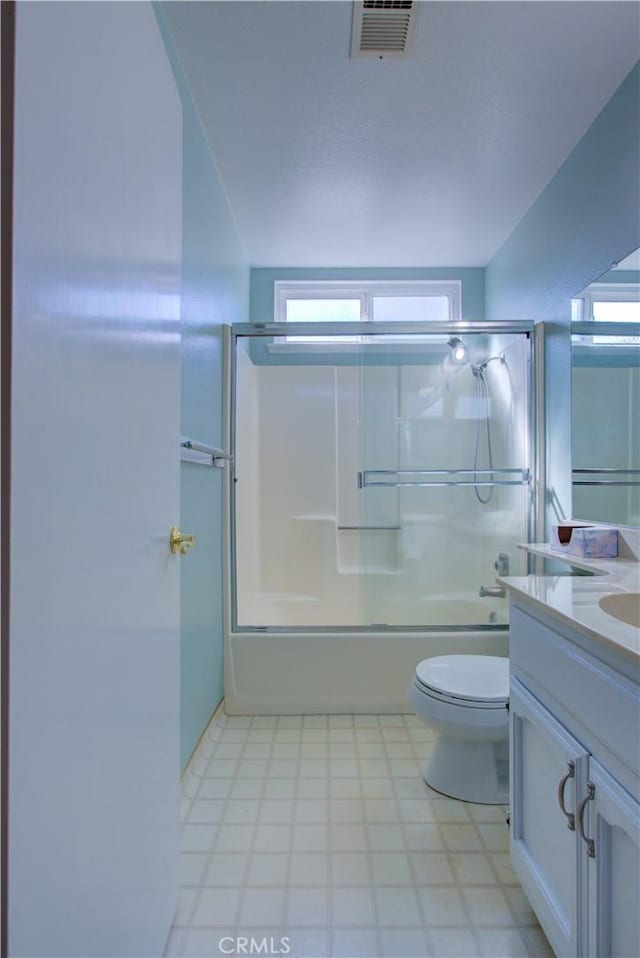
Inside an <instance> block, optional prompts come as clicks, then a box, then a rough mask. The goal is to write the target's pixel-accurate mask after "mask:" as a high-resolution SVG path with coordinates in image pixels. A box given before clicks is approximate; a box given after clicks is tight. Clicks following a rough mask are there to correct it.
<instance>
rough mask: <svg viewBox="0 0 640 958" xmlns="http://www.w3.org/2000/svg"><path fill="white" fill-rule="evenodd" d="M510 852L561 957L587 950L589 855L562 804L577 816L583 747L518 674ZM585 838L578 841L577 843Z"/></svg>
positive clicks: (583, 783) (513, 717) (581, 790)
mask: <svg viewBox="0 0 640 958" xmlns="http://www.w3.org/2000/svg"><path fill="white" fill-rule="evenodd" d="M509 707H510V719H511V736H510V748H511V761H510V779H511V781H510V799H511V858H512V863H513V868H514V870H515V872H516V874H517V876H518V878H519V879H520V882H521V883H522V887H523V888H524V891H525V893H526V895H527V897H528V898H529V900H530V902H531V904H532V906H533V908H534V910H535V912H536V915H537V916H538V919H539V921H540V924H541V925H542V927H543V928H544V930H545V932H546V935H547V937H548V939H549V941H550V943H551V946H552V947H553V950H554V951H555V953H556V955H558V956H576V955H583V954H585V950H586V941H585V937H586V935H585V931H586V915H583V914H582V909H581V908H580V902H581V901H582V900H584V894H583V889H584V888H585V882H586V875H587V872H586V855H585V854H584V853H583V851H582V847H579V846H578V842H579V841H580V839H579V837H578V833H577V831H576V830H575V827H574V829H573V830H570V829H569V828H568V824H569V818H568V816H567V815H566V814H563V811H562V809H561V808H560V804H559V797H560V796H559V787H560V783H561V782H562V781H563V779H565V777H566V776H567V775H569V773H570V767H569V763H572V764H573V776H571V777H568V778H566V780H565V784H564V787H563V789H562V792H563V795H562V797H563V801H564V806H565V809H566V810H567V812H568V813H571V814H573V815H574V816H575V812H576V795H582V794H583V793H584V791H585V788H586V769H587V761H588V754H587V752H586V751H585V749H584V748H583V747H582V745H581V744H580V743H579V742H578V741H577V740H576V739H574V738H573V737H572V736H571V735H570V734H569V732H567V730H566V729H565V728H564V726H563V725H561V724H560V723H559V722H558V721H557V719H555V718H554V717H553V715H552V714H551V713H550V712H549V711H548V710H547V709H546V708H545V707H544V706H543V705H542V704H541V703H540V702H539V701H538V700H537V699H536V698H534V696H533V695H531V693H530V692H528V691H527V690H526V689H525V687H524V686H523V685H522V684H521V683H520V682H519V681H518V679H517V678H512V680H511V695H510V705H509ZM580 844H582V843H580Z"/></svg>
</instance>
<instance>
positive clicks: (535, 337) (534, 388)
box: [223, 321, 544, 634]
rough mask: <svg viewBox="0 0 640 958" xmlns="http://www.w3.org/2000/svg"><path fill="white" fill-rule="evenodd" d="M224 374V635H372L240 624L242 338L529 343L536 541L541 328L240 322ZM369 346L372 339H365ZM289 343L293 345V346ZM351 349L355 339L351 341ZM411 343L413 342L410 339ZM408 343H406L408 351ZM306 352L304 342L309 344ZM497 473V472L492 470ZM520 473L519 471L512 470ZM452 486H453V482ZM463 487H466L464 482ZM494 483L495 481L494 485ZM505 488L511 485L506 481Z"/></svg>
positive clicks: (531, 513) (531, 502) (530, 525)
mask: <svg viewBox="0 0 640 958" xmlns="http://www.w3.org/2000/svg"><path fill="white" fill-rule="evenodd" d="M225 333H226V342H225V373H226V390H225V392H226V397H225V399H226V402H225V405H226V423H225V432H226V438H227V441H228V442H227V448H228V449H229V451H230V454H231V457H230V466H229V468H228V469H226V470H225V476H226V478H225V483H224V490H225V491H224V496H225V508H224V517H225V536H224V540H225V551H226V552H227V556H226V557H225V560H226V561H224V563H223V566H224V569H225V574H224V579H225V583H224V597H225V610H226V616H225V618H226V621H227V624H228V632H229V633H230V634H235V633H307V632H308V633H323V632H331V633H336V634H339V633H351V632H354V633H358V632H371V630H372V626H371V625H358V626H355V625H352V626H331V625H327V626H284V625H277V626H267V625H245V624H243V623H239V622H238V614H237V612H238V576H237V540H236V520H237V501H236V446H237V422H236V412H237V350H238V341H239V340H241V339H245V338H265V339H271V340H277V339H280V341H281V342H282V340H284V339H285V338H286V337H288V336H289V337H299V336H304V337H318V338H322V339H324V344H323V346H324V347H325V348H326V346H327V343H326V338H327V337H331V336H336V337H356V336H357V337H367V338H368V337H371V338H372V341H373V342H375V339H376V338H377V337H384V336H392V337H394V338H395V343H394V344H393V345H394V346H395V347H396V348H397V347H398V346H399V345H401V343H399V342H398V339H397V337H399V336H400V337H401V336H403V335H406V336H412V337H413V336H418V335H425V336H429V337H433V336H443V337H447V338H448V337H451V336H461V335H464V334H466V335H468V336H472V335H474V334H485V335H491V334H495V335H499V334H512V335H522V336H525V337H527V339H528V340H529V354H528V382H527V383H526V387H525V388H526V390H527V394H528V397H527V398H528V402H527V404H526V426H525V428H526V432H527V442H526V450H527V458H528V474H529V483H528V487H529V495H528V502H527V514H526V536H527V540H528V541H533V540H535V539H536V538H537V536H536V533H541V532H542V522H543V502H544V496H543V495H542V490H543V486H544V444H543V443H542V444H541V439H542V438H543V437H544V424H543V409H544V404H543V403H544V382H543V377H542V375H541V373H542V366H543V361H544V328H543V324H542V323H540V324H534V323H533V322H529V321H526V322H522V321H517V322H515V321H514V322H504V321H502V322H484V321H483V322H474V323H471V322H447V323H435V322H430V323H415V322H409V323H373V322H357V323H322V324H319V323H314V324H311V323H238V324H234V325H233V326H231V327H229V326H227V327H225ZM369 341H370V342H371V340H369ZM292 345H293V344H292ZM351 345H353V341H352V343H351ZM413 345H415V340H413ZM410 346H411V343H409V348H410ZM307 348H308V344H307ZM495 471H496V472H499V471H500V470H495ZM515 472H517V473H519V474H522V470H519V469H518V470H515ZM451 484H453V482H452V483H451ZM464 484H467V483H464ZM496 484H498V483H496ZM508 484H511V482H509V483H508ZM507 629H508V625H503V624H480V625H417V626H412V625H376V626H375V631H376V632H390V633H394V632H395V633H407V632H460V631H472V632H478V631H505V630H507Z"/></svg>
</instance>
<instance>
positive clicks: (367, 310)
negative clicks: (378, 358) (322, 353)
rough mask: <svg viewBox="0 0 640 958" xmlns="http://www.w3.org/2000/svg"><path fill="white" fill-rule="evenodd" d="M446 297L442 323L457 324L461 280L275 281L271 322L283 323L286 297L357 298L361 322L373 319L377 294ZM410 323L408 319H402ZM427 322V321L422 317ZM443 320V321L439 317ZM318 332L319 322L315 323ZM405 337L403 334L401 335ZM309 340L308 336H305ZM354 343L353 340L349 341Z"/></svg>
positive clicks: (326, 339)
mask: <svg viewBox="0 0 640 958" xmlns="http://www.w3.org/2000/svg"><path fill="white" fill-rule="evenodd" d="M384 296H389V297H403V296H404V297H407V298H409V297H412V296H414V297H420V298H423V297H430V296H432V297H434V298H436V297H438V298H442V297H445V298H446V299H447V300H448V303H449V316H448V318H447V319H446V320H444V322H450V323H456V322H460V320H461V319H462V280H459V279H455V280H369V281H362V280H347V281H344V280H276V281H275V282H274V322H275V323H282V324H286V322H287V301H288V300H289V299H314V300H318V299H327V300H332V299H358V300H359V301H360V322H375V321H376V320H375V317H374V315H373V309H374V305H373V301H374V299H376V298H378V297H384ZM405 322H410V320H405ZM425 322H428V320H425ZM438 322H443V320H438ZM318 327H319V332H320V328H321V327H322V323H321V322H319V323H318ZM399 338H404V339H405V340H406V338H407V337H406V335H405V336H404V337H399ZM371 339H372V337H371V336H368V335H363V336H361V337H359V342H362V343H368V342H371ZM277 341H278V342H280V343H286V342H294V341H296V338H295V337H288V336H283V337H278V339H277ZM305 341H307V342H310V338H307V337H305ZM317 341H318V343H319V344H320V343H321V342H324V343H327V342H334V343H338V342H340V337H336V336H331V337H327V336H325V337H322V335H321V334H320V335H319V336H318V340H317ZM350 341H351V342H353V339H351V340H350Z"/></svg>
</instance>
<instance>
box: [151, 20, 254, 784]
mask: <svg viewBox="0 0 640 958" xmlns="http://www.w3.org/2000/svg"><path fill="white" fill-rule="evenodd" d="M156 13H157V15H158V19H159V22H160V25H161V27H162V29H163V34H164V36H165V42H166V43H167V48H168V52H169V57H170V59H171V61H172V65H173V67H174V72H175V74H176V79H177V82H178V87H179V90H180V93H181V96H182V102H183V111H184V114H183V115H184V130H183V136H184V155H183V169H184V173H183V175H184V182H183V231H182V242H183V249H182V256H183V266H182V386H181V396H182V421H181V430H182V434H183V435H184V436H187V437H189V438H190V439H195V440H198V441H199V442H203V443H205V444H207V445H212V446H218V447H220V446H221V444H222V325H223V324H224V323H236V322H247V320H248V303H249V269H248V265H247V262H246V256H245V253H244V250H243V249H242V246H241V243H240V239H239V237H238V232H237V229H236V226H235V223H234V220H233V216H232V213H231V211H230V208H229V204H228V201H227V197H226V194H225V192H224V189H223V186H222V183H221V181H220V177H219V175H218V171H217V169H216V166H215V161H214V159H213V157H212V154H211V151H210V149H209V146H208V143H207V140H206V137H205V134H204V131H203V129H202V124H201V122H200V117H199V115H198V113H197V111H196V109H195V106H194V104H193V101H192V99H191V94H190V92H189V89H188V86H187V84H186V82H185V80H184V75H183V72H182V69H181V66H180V63H179V60H178V58H177V56H176V54H175V50H174V48H173V44H172V41H171V38H170V34H169V32H168V30H167V28H166V24H165V23H164V20H163V15H162V11H161V10H159V9H158V8H157V7H156ZM180 481H181V514H180V523H181V528H182V529H183V531H185V532H193V533H195V535H196V539H197V543H196V546H195V548H194V549H193V550H192V551H191V553H190V554H189V555H187V556H186V557H185V558H184V559H182V561H181V573H182V576H181V651H180V692H181V705H180V709H181V716H180V718H181V721H180V753H181V754H180V757H181V764H182V767H183V768H184V766H185V765H186V763H187V761H188V759H189V756H190V755H191V753H192V751H193V749H194V747H195V745H196V744H197V742H198V739H199V738H200V736H201V734H202V732H203V730H204V728H205V726H206V724H207V722H208V720H209V718H210V716H211V713H212V712H213V711H214V709H215V708H216V706H217V705H218V704H219V702H220V700H221V699H222V695H223V687H222V648H223V641H222V473H221V471H220V470H219V469H214V468H212V467H208V466H201V465H197V464H195V463H188V462H183V463H182V466H181V476H180Z"/></svg>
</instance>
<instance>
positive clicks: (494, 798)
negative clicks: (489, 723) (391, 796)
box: [424, 735, 509, 805]
mask: <svg viewBox="0 0 640 958" xmlns="http://www.w3.org/2000/svg"><path fill="white" fill-rule="evenodd" d="M424 780H425V782H426V783H427V785H429V786H430V787H431V788H433V789H435V790H436V791H437V792H442V794H443V795H448V796H449V797H450V798H458V799H461V800H462V801H464V802H477V803H478V804H481V805H504V804H506V803H507V802H508V800H509V761H508V746H507V744H506V743H504V742H468V741H462V740H460V739H456V738H448V737H447V736H445V735H438V737H437V739H436V742H435V745H434V749H433V753H432V755H431V758H429V759H428V760H427V762H426V765H425V769H424Z"/></svg>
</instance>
